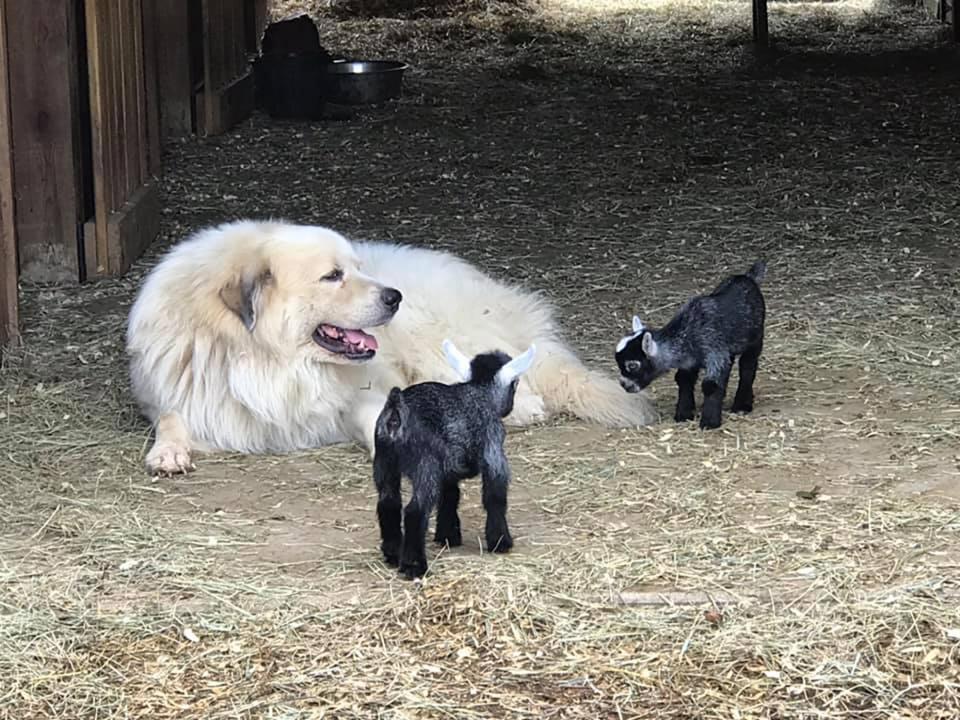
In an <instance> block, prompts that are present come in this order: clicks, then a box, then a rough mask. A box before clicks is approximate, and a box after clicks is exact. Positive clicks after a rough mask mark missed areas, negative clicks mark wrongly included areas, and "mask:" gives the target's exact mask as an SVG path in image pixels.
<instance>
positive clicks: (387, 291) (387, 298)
mask: <svg viewBox="0 0 960 720" xmlns="http://www.w3.org/2000/svg"><path fill="white" fill-rule="evenodd" d="M380 300H381V301H382V302H383V304H384V305H386V306H387V307H388V308H390V309H391V310H396V309H397V308H398V307H399V306H400V301H401V300H403V295H401V294H400V291H399V290H396V289H395V288H384V289H383V290H382V291H381V292H380Z"/></svg>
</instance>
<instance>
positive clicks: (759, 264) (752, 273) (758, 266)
mask: <svg viewBox="0 0 960 720" xmlns="http://www.w3.org/2000/svg"><path fill="white" fill-rule="evenodd" d="M746 275H747V277H748V278H750V279H751V280H753V281H754V282H755V283H756V284H757V285H759V284H760V283H762V282H763V279H764V278H765V277H766V276H767V263H766V262H764V261H763V260H757V261H756V262H755V263H754V264H753V265H751V266H750V269H749V270H747V273H746Z"/></svg>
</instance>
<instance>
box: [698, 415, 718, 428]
mask: <svg viewBox="0 0 960 720" xmlns="http://www.w3.org/2000/svg"><path fill="white" fill-rule="evenodd" d="M718 427H720V418H718V417H717V418H712V417H709V416H706V415H701V416H700V429H701V430H716V429H717V428H718Z"/></svg>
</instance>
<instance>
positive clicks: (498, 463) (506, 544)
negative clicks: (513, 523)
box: [480, 439, 513, 553]
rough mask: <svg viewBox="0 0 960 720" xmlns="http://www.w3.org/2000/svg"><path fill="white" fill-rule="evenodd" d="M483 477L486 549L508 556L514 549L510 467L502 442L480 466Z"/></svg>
mask: <svg viewBox="0 0 960 720" xmlns="http://www.w3.org/2000/svg"><path fill="white" fill-rule="evenodd" d="M480 471H481V475H482V477H483V491H482V492H483V509H484V510H486V512H487V527H486V538H487V550H488V551H490V552H496V553H505V552H507V551H509V550H510V548H512V547H513V538H512V537H510V528H508V527H507V487H508V486H509V485H510V466H509V465H508V464H507V458H506V455H505V454H504V452H503V446H502V439H501V442H500V443H491V444H489V445H488V448H487V450H486V452H484V455H483V462H482V464H481V467H480Z"/></svg>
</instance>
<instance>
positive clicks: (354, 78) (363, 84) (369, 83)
mask: <svg viewBox="0 0 960 720" xmlns="http://www.w3.org/2000/svg"><path fill="white" fill-rule="evenodd" d="M406 69H407V65H406V63H402V62H397V61H395V60H336V61H334V62H332V63H330V64H329V65H327V66H326V78H325V81H324V94H325V96H326V98H327V100H328V101H329V102H331V103H336V104H338V105H374V104H376V103H382V102H384V101H386V100H393V99H395V98H398V97H400V94H401V92H402V91H403V73H404V71H405V70H406Z"/></svg>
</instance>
